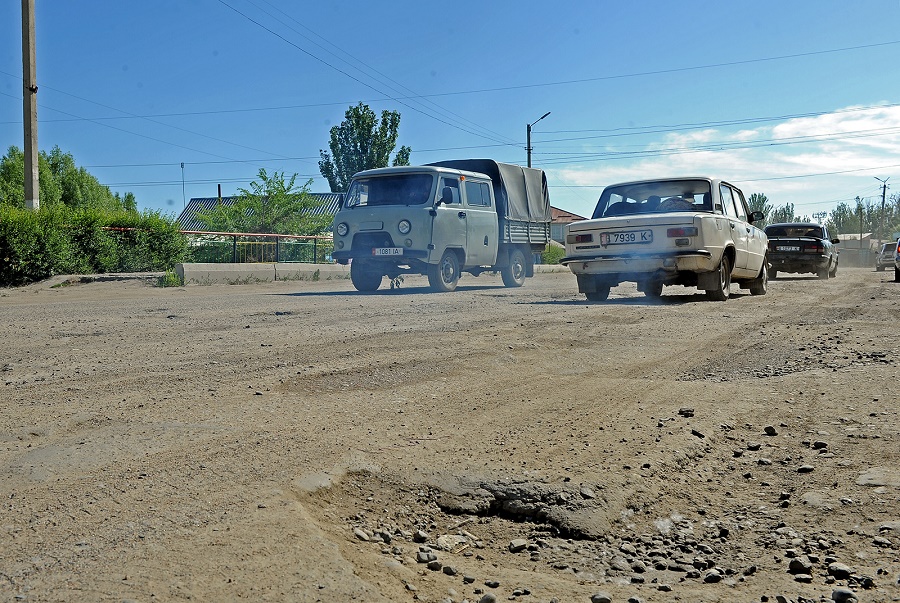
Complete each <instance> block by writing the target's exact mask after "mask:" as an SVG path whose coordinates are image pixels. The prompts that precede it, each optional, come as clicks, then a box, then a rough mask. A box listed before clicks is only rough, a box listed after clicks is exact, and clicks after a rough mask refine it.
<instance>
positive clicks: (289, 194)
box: [197, 169, 334, 235]
mask: <svg viewBox="0 0 900 603" xmlns="http://www.w3.org/2000/svg"><path fill="white" fill-rule="evenodd" d="M258 178H259V181H258V182H257V181H256V180H254V181H253V182H251V183H250V188H249V189H246V188H241V189H238V193H239V194H238V195H237V197H236V198H235V199H234V203H232V204H230V205H224V204H222V205H218V206H216V207H215V208H213V209H211V210H208V211H202V212H197V218H198V219H199V220H200V221H201V222H203V224H204V225H205V226H206V228H208V229H209V230H212V231H217V232H255V233H267V234H294V235H317V234H321V233H323V232H325V231H326V230H327V229H328V227H329V226H331V223H332V221H333V220H334V216H333V215H332V214H323V213H321V212H320V211H318V210H319V209H320V208H321V206H322V204H323V201H320V200H319V199H317V198H315V197H313V196H312V195H310V194H309V187H310V186H311V185H312V179H310V180H309V181H307V182H306V184H304V185H303V186H301V187H299V188H295V186H294V185H295V181H296V179H297V174H294V175H293V176H291V178H290V179H289V180H287V181H286V180H285V176H284V172H272V175H271V176H270V175H269V174H268V173H267V172H266V170H265V169H260V170H259V174H258Z"/></svg>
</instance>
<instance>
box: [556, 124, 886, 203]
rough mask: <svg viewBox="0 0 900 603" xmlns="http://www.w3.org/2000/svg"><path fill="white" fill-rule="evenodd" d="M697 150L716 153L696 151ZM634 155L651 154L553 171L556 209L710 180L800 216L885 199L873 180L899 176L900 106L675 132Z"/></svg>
mask: <svg viewBox="0 0 900 603" xmlns="http://www.w3.org/2000/svg"><path fill="white" fill-rule="evenodd" d="M717 145H721V146H718V149H721V150H718V149H716V146H717ZM698 147H700V148H701V149H709V150H691V149H697V148H698ZM623 149H626V147H619V148H618V149H617V148H615V147H609V148H607V149H604V150H605V151H616V150H619V151H622V150H623ZM627 150H628V151H630V152H634V151H637V150H640V151H648V152H652V154H651V156H650V157H639V158H635V159H619V160H604V161H597V162H593V163H591V162H583V163H581V164H577V165H571V166H566V167H559V168H555V167H553V166H552V165H549V166H547V167H546V168H545V169H546V170H547V172H548V177H549V179H550V184H551V195H552V199H553V203H554V205H557V206H559V207H563V208H565V209H569V210H570V211H574V212H575V213H580V214H582V215H584V214H585V213H588V214H589V213H590V212H591V210H592V209H593V204H594V202H595V201H596V199H597V197H598V196H599V193H600V190H601V189H602V187H603V186H606V185H608V184H613V183H616V182H623V181H627V180H640V179H644V178H660V177H668V176H692V175H706V176H711V177H719V178H724V179H726V180H729V181H731V182H734V183H736V184H737V185H738V186H740V187H741V188H742V189H743V190H744V192H745V193H746V194H748V195H749V194H750V193H753V192H761V193H765V194H766V196H767V197H768V198H769V199H770V201H771V202H772V203H774V204H775V205H783V204H785V203H793V204H794V205H795V206H796V207H797V209H798V212H803V213H806V214H811V213H813V212H816V211H829V210H831V209H834V207H835V205H836V204H837V203H838V202H852V200H853V199H854V197H856V196H860V197H863V198H867V197H874V196H878V198H879V199H880V194H881V193H880V188H879V187H880V184H879V183H878V182H877V181H876V180H875V179H874V178H873V177H874V176H877V177H879V178H885V177H889V176H891V175H892V173H897V172H900V106H879V107H866V108H863V107H848V108H846V109H842V110H838V111H834V112H832V113H827V114H824V115H818V116H814V117H801V118H793V119H787V120H784V121H783V122H781V123H778V124H775V125H774V126H773V125H771V124H769V125H765V126H761V127H759V128H753V129H746V128H745V129H741V130H734V131H731V130H724V129H712V128H706V129H703V130H699V131H697V132H690V133H684V132H673V133H669V134H664V135H660V136H659V138H658V139H656V140H653V141H650V142H647V143H645V145H644V146H643V147H636V146H629V147H627ZM592 152H597V149H596V148H595V149H593V150H592ZM897 180H898V181H900V177H898V179H897Z"/></svg>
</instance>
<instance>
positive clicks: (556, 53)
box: [0, 0, 900, 216]
mask: <svg viewBox="0 0 900 603" xmlns="http://www.w3.org/2000/svg"><path fill="white" fill-rule="evenodd" d="M35 21H36V37H37V80H38V88H39V91H38V121H39V126H38V141H39V146H40V149H41V150H45V151H49V150H50V149H52V148H53V147H54V146H58V147H59V148H60V149H61V150H63V151H64V152H68V153H71V154H72V155H73V156H74V158H75V161H76V164H77V165H79V166H83V167H85V168H86V169H88V171H90V172H91V173H92V174H94V175H95V176H96V177H97V178H98V179H99V180H100V182H102V183H103V184H105V185H107V186H109V188H110V189H111V190H112V191H113V192H118V193H120V194H124V193H126V192H132V193H134V195H135V197H136V198H137V203H138V207H139V209H142V210H153V211H160V212H163V213H166V214H173V215H177V214H178V213H179V212H180V211H181V210H182V209H183V207H184V204H185V201H186V200H189V199H191V198H192V197H214V196H216V194H217V185H221V187H222V193H223V195H231V194H234V193H235V192H236V191H237V189H238V188H249V185H250V182H251V181H253V180H254V179H256V177H257V174H258V172H259V170H260V169H266V170H267V171H268V172H269V173H271V172H273V171H277V172H283V173H285V174H286V175H287V176H288V177H290V176H291V175H293V174H297V182H298V183H300V184H302V183H305V182H306V181H307V180H310V179H311V180H312V182H311V184H310V187H309V190H310V191H312V192H328V191H329V188H328V183H327V181H326V180H325V179H324V178H323V177H322V176H321V174H320V173H319V169H318V160H319V152H320V150H322V149H324V150H327V149H328V140H329V130H330V128H331V127H332V126H335V125H337V124H339V123H340V122H341V121H342V120H343V119H344V113H345V111H346V110H347V109H348V108H349V107H350V106H352V105H355V104H357V103H359V102H364V103H366V104H368V105H369V106H370V107H371V108H372V109H373V110H374V111H376V113H378V114H379V115H380V113H381V111H383V110H389V111H398V112H400V114H401V122H400V134H399V138H398V141H397V144H398V148H399V145H407V146H409V147H411V148H412V155H411V163H412V164H413V165H417V164H424V163H428V162H432V161H440V160H445V159H459V158H491V159H495V160H497V161H502V162H508V163H518V164H521V165H525V164H526V162H527V153H526V128H527V124H529V123H533V124H534V125H533V131H532V149H533V150H532V165H533V166H534V167H538V168H541V169H544V170H545V171H546V173H547V178H548V182H549V186H550V198H551V203H552V204H553V205H554V206H556V207H559V208H562V209H564V210H567V211H570V212H573V213H575V214H578V215H582V216H589V215H590V214H591V212H592V210H593V207H594V204H595V203H596V200H597V198H598V197H599V195H600V191H601V190H602V188H603V187H604V186H607V185H610V184H614V183H617V182H623V181H628V180H637V179H644V178H658V177H671V176H696V175H702V176H711V177H717V178H723V179H725V180H728V181H730V182H732V183H733V184H736V185H737V186H739V187H740V188H741V189H742V190H743V191H744V193H745V194H746V195H747V196H749V195H750V194H752V193H762V194H765V195H766V196H767V198H768V200H769V202H770V203H771V204H773V205H774V206H783V205H784V204H786V203H792V204H793V205H794V207H795V212H796V213H797V214H798V215H799V216H814V215H815V214H817V213H825V212H830V211H832V210H833V209H834V208H835V207H836V206H837V205H838V204H839V203H847V204H849V205H851V206H852V207H855V206H856V201H855V199H856V198H857V197H860V198H861V199H862V201H863V202H864V203H871V204H876V205H877V204H880V202H881V194H882V181H885V180H887V185H888V189H887V195H888V196H890V195H891V194H893V190H892V189H894V190H900V78H898V77H897V66H898V65H900V0H856V1H854V2H847V1H846V0H839V1H832V0H787V1H785V0H777V1H771V0H757V1H755V2H721V1H718V0H682V1H680V2H670V1H668V0H644V1H641V0H635V1H634V2H621V1H616V2H612V1H607V0H593V1H580V0H570V1H568V2H560V3H550V2H531V1H524V2H523V1H522V0H510V1H506V0H495V1H493V2H483V1H482V2H473V1H470V0H457V1H455V2H452V3H450V2H435V1H427V0H425V1H423V0H415V1H410V0H393V1H392V2H362V1H359V0H357V1H355V2H345V1H340V0H330V1H328V2H315V3H313V2H293V1H287V0H155V1H152V2H122V1H121V0H116V1H113V0H94V1H92V2H79V3H70V2H62V1H59V0H57V1H52V0H51V1H48V0H36V17H35ZM21 36H22V33H21V3H20V2H17V1H13V0H10V1H7V2H2V3H0V146H2V149H0V152H5V150H6V149H7V148H8V147H9V146H12V145H15V146H17V147H19V148H20V149H21V148H22V146H23V126H22V37H21ZM548 111H549V112H550V115H548V116H546V117H545V118H544V119H540V121H538V120H539V118H541V116H543V115H544V114H545V113H547V112H548ZM534 122H537V123H534ZM182 166H183V167H182Z"/></svg>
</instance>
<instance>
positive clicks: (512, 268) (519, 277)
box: [500, 249, 525, 287]
mask: <svg viewBox="0 0 900 603" xmlns="http://www.w3.org/2000/svg"><path fill="white" fill-rule="evenodd" d="M500 277H501V278H502V279H503V284H504V285H506V286H507V287H521V286H522V285H524V284H525V254H524V253H522V250H521V249H513V250H512V252H510V254H509V266H504V267H503V268H501V269H500Z"/></svg>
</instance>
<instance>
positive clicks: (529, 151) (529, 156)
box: [525, 111, 550, 167]
mask: <svg viewBox="0 0 900 603" xmlns="http://www.w3.org/2000/svg"><path fill="white" fill-rule="evenodd" d="M548 115H550V112H549V111H547V112H546V113H544V114H543V115H541V116H540V117H539V118H537V119H536V120H534V121H533V122H531V123H530V124H528V125H527V128H526V130H527V132H528V137H527V142H526V143H525V151H526V152H527V153H528V167H531V126H533V125H534V124H536V123H537V122H539V121H541V120H542V119H544V118H545V117H547V116H548Z"/></svg>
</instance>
